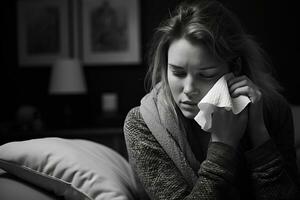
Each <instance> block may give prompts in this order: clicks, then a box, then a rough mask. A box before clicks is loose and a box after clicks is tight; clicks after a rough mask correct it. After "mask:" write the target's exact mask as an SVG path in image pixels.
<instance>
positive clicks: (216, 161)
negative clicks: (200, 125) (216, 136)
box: [129, 143, 237, 200]
mask: <svg viewBox="0 0 300 200" xmlns="http://www.w3.org/2000/svg"><path fill="white" fill-rule="evenodd" d="M147 147H149V146H148V145H147ZM147 147H146V148H147ZM144 150H145V151H140V152H139V153H136V152H133V151H131V150H129V155H130V162H131V164H132V165H133V166H134V169H135V170H136V172H137V174H138V176H139V179H140V180H141V182H142V183H143V185H144V187H145V189H146V191H147V192H148V194H149V196H151V197H152V198H153V199H164V200H167V199H178V200H179V199H180V200H182V199H185V200H189V199H205V200H210V199H224V196H228V197H231V199H232V197H234V196H235V190H234V187H233V185H232V183H233V179H234V174H235V171H236V163H237V160H236V159H237V158H236V155H235V151H234V150H233V149H232V148H231V147H229V146H227V145H224V144H221V143H212V144H211V145H210V147H209V149H208V155H207V159H206V160H205V161H204V162H203V163H202V164H201V167H200V169H199V172H198V175H199V178H198V180H197V182H196V184H195V186H194V187H193V188H189V187H188V185H187V183H186V182H185V180H184V178H183V177H182V175H181V174H180V172H179V171H178V170H177V168H176V166H175V165H174V164H173V162H172V161H171V160H170V159H169V158H168V157H167V156H166V155H164V152H163V151H160V150H159V149H157V148H153V147H152V148H151V149H147V150H146V149H144Z"/></svg>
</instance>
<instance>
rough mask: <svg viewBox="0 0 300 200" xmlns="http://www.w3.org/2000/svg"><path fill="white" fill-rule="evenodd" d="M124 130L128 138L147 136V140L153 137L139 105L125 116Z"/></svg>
mask: <svg viewBox="0 0 300 200" xmlns="http://www.w3.org/2000/svg"><path fill="white" fill-rule="evenodd" d="M123 130H124V135H125V138H126V139H130V138H135V139H137V138H140V139H142V138H143V139H146V138H147V140H149V139H150V138H152V137H153V135H152V134H151V132H150V130H149V128H148V127H147V125H146V123H145V121H144V119H143V117H142V115H141V112H140V107H139V106H137V107H134V108H132V109H131V110H130V111H129V112H128V114H127V116H126V118H125V122H124V127H123Z"/></svg>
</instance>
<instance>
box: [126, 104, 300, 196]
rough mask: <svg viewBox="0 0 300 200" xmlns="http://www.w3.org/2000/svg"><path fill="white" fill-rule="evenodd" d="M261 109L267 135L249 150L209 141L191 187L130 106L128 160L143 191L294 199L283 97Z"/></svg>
mask: <svg viewBox="0 0 300 200" xmlns="http://www.w3.org/2000/svg"><path fill="white" fill-rule="evenodd" d="M264 108H265V110H264V118H265V123H266V126H267V129H268V131H269V133H270V136H271V137H272V139H271V140H269V141H267V142H265V143H264V144H262V145H260V146H259V147H257V148H255V149H252V150H250V151H249V150H245V149H243V148H241V149H238V151H236V150H234V149H233V148H232V147H230V146H228V145H226V144H223V143H218V142H211V143H209V145H208V149H207V154H206V158H205V159H204V160H201V166H200V168H199V170H198V180H197V182H196V184H195V185H194V186H193V187H192V188H191V187H189V186H188V184H187V183H186V182H185V179H184V178H183V176H182V174H181V173H180V171H179V170H178V169H177V168H176V165H175V164H174V163H173V161H172V160H171V159H170V158H169V157H168V155H167V154H166V152H165V151H164V149H163V148H162V147H161V146H160V144H159V143H158V142H157V141H156V139H155V137H154V136H153V135H152V134H151V131H150V130H149V128H148V127H147V125H146V124H145V122H144V120H143V118H142V116H141V114H140V110H139V107H136V108H133V109H132V110H131V111H130V112H129V113H128V115H127V117H126V120H125V124H124V134H125V140H126V145H127V149H128V156H129V161H130V163H131V165H132V167H133V169H134V170H135V172H136V174H137V177H138V179H139V181H140V182H141V184H142V186H143V188H144V189H145V190H146V192H147V194H148V196H149V197H150V198H151V199H163V200H167V199H180V200H182V199H228V198H230V199H297V198H299V196H298V195H299V193H298V186H297V181H298V179H297V176H298V175H297V167H296V162H295V150H294V135H293V134H294V132H293V121H292V115H291V111H290V109H289V107H288V106H287V103H286V102H285V101H283V100H282V99H278V100H276V101H274V103H272V104H270V105H266V106H265V107H264ZM144 198H145V197H142V199H144Z"/></svg>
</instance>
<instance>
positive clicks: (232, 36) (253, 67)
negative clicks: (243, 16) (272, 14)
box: [145, 0, 280, 114]
mask: <svg viewBox="0 0 300 200" xmlns="http://www.w3.org/2000/svg"><path fill="white" fill-rule="evenodd" d="M180 38H184V39H186V40H188V41H190V42H192V43H202V44H205V45H206V46H207V47H208V48H209V49H210V50H211V52H212V53H213V54H214V55H215V56H216V57H217V58H219V59H220V60H221V61H224V62H227V63H228V64H229V66H230V68H231V70H232V71H233V72H237V73H238V74H239V75H242V74H243V75H246V76H248V77H249V78H250V79H251V80H252V81H253V82H254V83H255V84H256V85H257V86H258V87H259V88H260V90H261V91H262V93H263V96H264V98H265V99H268V98H271V97H272V96H273V94H274V93H276V94H278V90H279V89H280V85H279V83H278V82H277V81H276V80H275V79H274V78H273V71H272V70H273V69H272V68H271V65H270V62H269V61H270V60H269V58H268V56H267V55H266V53H265V52H264V50H263V49H262V48H261V47H260V46H259V45H258V43H257V42H256V41H255V40H254V38H253V37H252V36H251V35H249V34H247V33H246V32H245V31H244V28H243V27H242V25H241V23H240V21H239V20H238V18H237V17H236V16H235V14H234V13H233V12H231V11H230V10H229V9H227V8H226V7H225V6H224V5H222V4H221V3H220V2H218V1H216V0H196V1H184V2H182V3H180V4H179V5H178V6H177V8H176V9H175V10H174V12H173V13H170V16H169V17H167V18H166V19H165V20H164V21H163V22H162V23H161V24H160V25H159V27H158V28H157V29H156V31H155V33H154V37H153V41H152V46H151V48H150V51H149V53H148V64H149V69H148V72H147V75H146V79H145V81H146V82H145V83H146V87H147V88H148V89H149V90H151V89H152V88H154V87H155V85H156V84H157V83H159V82H161V83H162V86H163V88H164V92H165V93H166V96H167V99H166V100H167V102H168V104H169V105H170V106H171V108H172V109H174V110H175V111H176V110H177V114H178V109H176V104H175V102H174V100H173V97H172V94H171V91H170V87H169V83H168V79H167V66H168V49H169V46H170V44H171V43H172V42H173V41H174V40H178V39H180Z"/></svg>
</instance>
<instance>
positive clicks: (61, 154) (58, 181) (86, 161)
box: [0, 137, 138, 200]
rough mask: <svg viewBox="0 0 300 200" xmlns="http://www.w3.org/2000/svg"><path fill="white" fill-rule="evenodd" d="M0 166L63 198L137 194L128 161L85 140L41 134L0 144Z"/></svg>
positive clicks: (120, 199) (120, 197)
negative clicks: (41, 135) (36, 137)
mask: <svg viewBox="0 0 300 200" xmlns="http://www.w3.org/2000/svg"><path fill="white" fill-rule="evenodd" d="M0 168H2V169H4V170H5V171H7V172H8V173H11V174H13V175H15V176H17V177H19V178H21V179H24V180H26V181H28V182H30V183H32V184H34V185H37V186H39V187H42V188H44V189H46V190H49V191H52V192H54V193H55V194H56V195H58V196H64V198H65V199H67V200H68V199H72V200H74V199H78V200H79V199H85V200H92V199H93V200H94V199H95V200H102V199H103V200H104V199H105V200H106V199H110V200H114V199H116V200H126V199H135V198H136V197H137V196H138V189H137V188H138V186H137V183H136V182H135V177H134V173H133V171H132V169H131V167H130V165H129V163H128V162H127V161H126V160H125V159H124V158H123V157H122V156H121V155H119V154H118V153H117V152H115V151H114V150H112V149H110V148H108V147H106V146H103V145H101V144H98V143H94V142H91V141H87V140H80V139H63V138H54V137H52V138H41V139H32V140H26V141H20V142H10V143H7V144H4V145H2V146H0Z"/></svg>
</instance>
